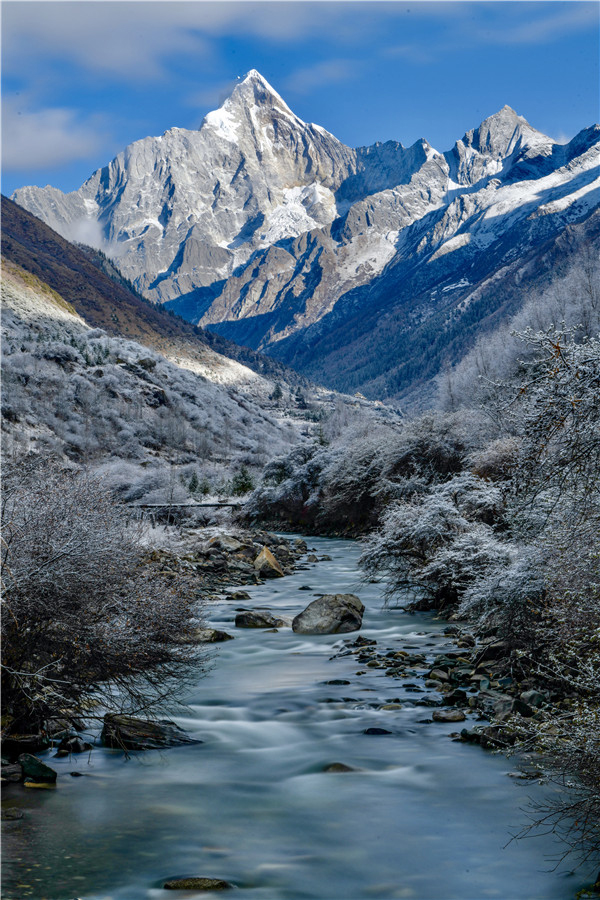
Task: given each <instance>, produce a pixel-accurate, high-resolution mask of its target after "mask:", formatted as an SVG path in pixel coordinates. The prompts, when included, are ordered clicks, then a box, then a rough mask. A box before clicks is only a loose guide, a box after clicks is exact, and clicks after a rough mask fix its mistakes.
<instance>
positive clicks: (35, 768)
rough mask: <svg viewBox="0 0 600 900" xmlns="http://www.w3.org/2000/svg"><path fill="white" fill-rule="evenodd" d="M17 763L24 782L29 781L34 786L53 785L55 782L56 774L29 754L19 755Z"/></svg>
mask: <svg viewBox="0 0 600 900" xmlns="http://www.w3.org/2000/svg"><path fill="white" fill-rule="evenodd" d="M18 763H19V765H20V766H21V768H22V770H23V777H24V779H25V781H31V782H34V783H36V784H54V782H55V781H56V772H55V771H54V769H51V768H50V766H47V765H46V763H45V762H42V760H41V759H38V757H37V756H33V755H32V754H31V753H21V755H20V756H19V759H18Z"/></svg>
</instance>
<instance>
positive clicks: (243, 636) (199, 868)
mask: <svg viewBox="0 0 600 900" xmlns="http://www.w3.org/2000/svg"><path fill="white" fill-rule="evenodd" d="M308 541H309V545H310V546H311V547H315V548H316V549H317V552H318V553H319V554H323V553H327V554H329V555H331V557H332V560H331V561H330V562H320V563H317V564H315V565H312V566H311V567H310V569H309V570H308V571H300V572H297V573H295V574H294V575H293V576H289V577H287V578H285V579H281V580H276V581H272V582H269V583H267V584H265V585H262V586H257V587H255V588H250V589H249V592H250V593H251V595H252V600H251V601H245V602H242V603H240V602H239V601H231V600H230V601H223V602H222V603H220V604H218V605H217V606H215V607H211V612H212V613H213V617H212V619H211V624H212V625H214V626H215V627H218V628H223V629H225V630H228V631H229V632H230V633H233V634H235V640H233V641H229V642H227V643H225V644H222V645H219V650H218V657H217V659H216V663H215V665H214V668H213V669H212V671H211V672H210V673H209V674H208V675H207V676H205V677H201V678H199V680H198V683H197V687H196V688H195V690H194V691H193V693H192V695H191V696H190V698H189V713H188V715H187V716H184V717H179V718H177V719H176V721H178V722H179V724H181V725H183V726H184V727H185V728H186V729H187V730H188V731H189V732H190V733H191V734H192V735H193V736H194V737H197V738H199V739H201V740H202V741H203V742H204V743H203V744H201V745H193V746H188V747H178V748H173V749H171V750H168V751H165V752H163V753H159V752H154V751H153V752H147V753H143V754H138V755H137V756H136V757H135V758H133V759H131V760H129V761H126V760H125V759H124V757H123V754H121V753H119V752H116V751H108V750H104V749H96V750H94V751H93V753H92V754H91V757H90V758H89V761H88V757H87V756H86V757H73V758H72V759H71V760H69V759H67V760H55V759H51V760H49V761H50V763H51V765H52V766H54V767H55V768H56V769H57V770H58V771H59V784H58V788H57V790H55V791H39V792H34V791H31V790H25V789H24V788H23V787H21V786H20V785H10V786H9V787H8V788H7V789H5V791H4V798H5V799H4V802H5V804H7V805H11V806H14V805H18V806H21V807H22V808H23V809H24V810H25V817H24V818H23V819H22V820H20V821H17V822H10V823H5V826H3V831H4V841H3V858H4V859H3V861H4V864H3V883H4V892H3V895H2V896H3V897H4V900H25V898H37V900H40V898H50V900H70V898H74V897H78V898H81V900H108V898H113V900H150V898H152V900H155V898H163V900H166V898H169V897H175V898H176V897H188V898H189V897H194V896H198V897H199V896H203V897H205V896H217V895H216V894H215V895H213V894H208V895H207V894H206V893H203V894H198V893H194V892H190V891H186V892H174V891H169V892H165V891H163V890H162V887H161V885H162V883H163V881H164V880H165V879H168V878H169V877H174V876H186V875H204V876H209V877H215V878H224V879H227V880H229V881H231V882H233V883H234V884H235V885H236V886H237V887H238V888H239V889H240V890H242V891H243V894H240V896H244V897H247V898H248V900H287V898H312V900H333V898H339V900H363V898H365V900H366V898H374V900H387V898H414V900H454V898H456V900H459V898H460V900H483V898H498V900H534V898H537V900H559V898H560V900H566V898H573V897H574V896H575V893H576V891H577V890H579V889H580V888H581V887H582V885H583V884H584V883H586V881H587V882H588V883H589V881H590V880H592V879H591V876H592V875H595V873H592V872H578V873H577V874H576V875H574V876H573V875H569V874H568V873H567V872H566V871H565V866H559V867H558V869H557V870H556V871H552V867H553V865H554V863H553V859H554V858H555V857H556V855H557V853H558V852H559V850H560V847H559V846H558V845H557V844H556V843H555V842H554V840H553V839H552V838H551V837H538V838H535V839H528V840H522V841H518V842H517V841H512V842H511V841H510V839H511V835H512V834H514V833H516V832H518V831H519V830H520V829H521V828H522V827H523V825H525V824H527V817H526V814H525V813H524V812H523V811H522V809H523V808H524V807H525V806H526V805H527V798H528V797H533V798H534V799H535V798H537V799H540V798H541V796H542V795H543V792H544V790H546V789H545V788H543V787H540V786H539V785H537V784H531V783H527V784H526V785H525V784H524V783H523V782H519V781H515V780H514V779H511V778H508V777H507V773H508V772H509V771H513V770H514V768H515V764H514V762H512V763H511V761H510V760H506V759H505V758H503V757H501V756H494V755H492V754H489V753H485V752H484V751H482V750H481V749H480V748H478V747H473V746H469V745H464V744H460V743H454V742H453V741H451V740H450V739H449V738H448V736H447V735H448V734H449V733H450V732H451V731H452V730H453V729H454V728H456V727H458V728H460V727H462V726H460V725H459V726H452V725H443V724H438V723H432V722H431V721H427V720H430V713H431V710H430V709H428V708H426V707H423V706H414V705H412V704H413V703H414V701H415V700H416V699H418V698H419V696H420V694H419V693H418V692H415V691H414V689H411V688H408V689H407V688H406V687H405V685H406V683H407V682H408V683H410V684H420V685H422V679H420V678H412V677H410V678H408V679H395V678H387V677H385V675H384V673H383V671H381V670H374V669H367V670H366V672H365V674H363V675H357V674H356V672H357V671H364V669H363V667H359V665H358V664H357V662H356V659H355V658H354V657H352V656H345V657H342V658H336V659H330V657H331V656H332V655H334V654H335V653H336V652H339V651H340V650H342V649H343V647H344V644H343V640H344V639H348V638H350V639H353V638H354V637H356V635H351V636H349V635H343V636H339V635H323V636H315V637H312V636H310V637H309V636H302V635H295V634H293V632H292V631H291V629H282V630H280V631H279V632H278V633H269V632H265V631H259V630H254V629H253V630H243V629H235V627H234V625H233V620H234V617H235V609H236V607H239V606H242V605H243V606H247V607H250V606H263V605H264V606H266V607H268V608H270V609H272V610H277V611H279V612H281V613H282V614H289V615H294V614H296V613H297V612H299V611H300V610H301V609H303V608H304V607H305V606H306V605H307V603H309V602H310V600H311V599H314V593H317V592H321V593H339V592H348V591H353V592H355V593H357V594H358V595H359V596H360V597H361V599H362V601H363V602H364V604H365V606H366V612H365V617H364V623H363V628H362V631H361V633H362V634H363V635H364V636H366V637H374V638H376V639H377V641H378V650H379V651H382V650H386V649H398V650H400V649H404V648H406V647H408V648H413V649H414V650H415V651H417V650H421V651H422V650H426V651H428V652H431V653H437V652H441V651H442V650H443V649H444V648H445V647H446V648H448V647H450V646H451V645H450V644H449V643H448V639H447V638H445V637H444V636H443V634H442V628H443V624H442V623H436V622H435V621H433V619H432V618H431V617H430V616H427V615H425V614H422V615H416V616H411V615H408V614H406V613H403V612H401V611H399V610H394V609H386V608H384V606H383V603H382V597H381V588H380V586H378V585H374V584H361V583H360V582H359V571H358V569H357V565H356V561H357V557H358V555H359V548H358V546H357V545H356V544H355V543H353V542H351V541H341V540H327V539H315V538H309V539H308ZM304 585H309V586H310V587H311V588H312V591H306V590H304V591H300V590H299V588H300V587H302V586H304ZM313 592H314V593H313ZM333 679H347V680H348V681H349V682H350V684H348V685H331V684H326V683H325V682H327V681H330V680H333ZM389 702H400V703H401V704H403V706H402V708H401V709H393V710H383V709H379V708H378V707H380V706H381V705H382V704H384V703H389ZM466 724H467V725H468V726H469V725H470V724H471V725H472V724H474V722H471V723H469V722H467V723H466ZM372 726H377V727H383V728H386V729H388V730H389V731H391V732H392V734H389V735H365V734H364V733H363V732H364V730H365V729H366V728H369V727H372ZM333 762H341V763H345V764H346V765H348V766H352V767H354V768H356V769H357V770H358V771H355V772H349V773H326V772H324V771H323V769H324V767H325V766H327V765H329V764H330V763H333ZM75 770H76V771H79V772H83V773H85V775H86V777H83V778H70V777H68V773H69V772H71V771H75ZM218 896H221V894H219V895H218Z"/></svg>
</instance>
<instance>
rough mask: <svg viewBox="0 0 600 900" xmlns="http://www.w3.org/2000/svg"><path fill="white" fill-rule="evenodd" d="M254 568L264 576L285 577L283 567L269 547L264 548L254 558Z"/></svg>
mask: <svg viewBox="0 0 600 900" xmlns="http://www.w3.org/2000/svg"><path fill="white" fill-rule="evenodd" d="M254 568H255V569H257V570H258V573H259V575H261V576H262V577H263V578H283V575H284V571H283V569H282V568H281V566H280V565H279V563H278V562H277V560H276V559H275V557H274V556H273V554H272V553H271V551H270V550H269V548H268V547H263V548H262V550H261V551H260V553H259V554H258V556H257V557H256V559H255V560H254Z"/></svg>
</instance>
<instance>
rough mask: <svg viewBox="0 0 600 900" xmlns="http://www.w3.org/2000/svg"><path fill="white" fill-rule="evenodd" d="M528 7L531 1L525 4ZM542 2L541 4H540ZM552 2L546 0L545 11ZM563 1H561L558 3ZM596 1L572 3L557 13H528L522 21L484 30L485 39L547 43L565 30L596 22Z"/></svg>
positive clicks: (501, 41) (505, 42)
mask: <svg viewBox="0 0 600 900" xmlns="http://www.w3.org/2000/svg"><path fill="white" fill-rule="evenodd" d="M528 5H529V6H530V7H531V4H528ZM540 5H541V4H540ZM552 5H553V4H552V3H545V4H543V6H544V7H545V9H544V13H546V10H548V9H549V8H550V7H552ZM561 5H562V4H561ZM598 18H599V13H598V5H597V4H596V3H589V2H586V3H573V4H571V5H570V6H569V8H567V9H564V10H561V11H560V12H558V13H555V12H554V11H553V12H551V13H550V14H549V15H548V14H543V15H538V16H535V17H534V16H533V15H531V11H530V14H529V15H528V16H527V21H525V22H522V23H514V24H513V23H508V22H507V24H506V26H505V27H502V26H500V27H495V28H494V29H490V30H489V31H488V32H487V33H486V41H487V43H493V44H546V43H549V42H551V41H553V40H555V39H556V38H559V37H563V36H564V35H565V33H566V32H569V31H580V30H581V29H582V28H586V27H592V28H593V27H597V26H598Z"/></svg>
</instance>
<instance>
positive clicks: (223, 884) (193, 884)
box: [163, 878, 233, 891]
mask: <svg viewBox="0 0 600 900" xmlns="http://www.w3.org/2000/svg"><path fill="white" fill-rule="evenodd" d="M163 887H164V888H165V889H166V890H167V891H227V890H229V888H232V887H233V885H232V884H230V883H229V882H228V881H223V880H222V879H221V878H172V879H171V880H170V881H165V883H164V885H163Z"/></svg>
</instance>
